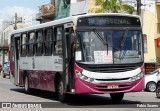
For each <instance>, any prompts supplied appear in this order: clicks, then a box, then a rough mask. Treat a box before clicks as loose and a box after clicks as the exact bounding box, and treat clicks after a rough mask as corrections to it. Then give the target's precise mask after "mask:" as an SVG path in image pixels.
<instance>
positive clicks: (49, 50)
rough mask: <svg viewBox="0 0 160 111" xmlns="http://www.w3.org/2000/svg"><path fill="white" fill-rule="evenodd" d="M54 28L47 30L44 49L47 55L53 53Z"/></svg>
mask: <svg viewBox="0 0 160 111" xmlns="http://www.w3.org/2000/svg"><path fill="white" fill-rule="evenodd" d="M52 33H53V31H52V28H50V29H46V30H45V42H44V50H45V55H51V54H52V35H53V34H52Z"/></svg>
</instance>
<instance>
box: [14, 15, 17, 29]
mask: <svg viewBox="0 0 160 111" xmlns="http://www.w3.org/2000/svg"><path fill="white" fill-rule="evenodd" d="M14 23H15V26H14V29H15V30H17V13H15V22H14Z"/></svg>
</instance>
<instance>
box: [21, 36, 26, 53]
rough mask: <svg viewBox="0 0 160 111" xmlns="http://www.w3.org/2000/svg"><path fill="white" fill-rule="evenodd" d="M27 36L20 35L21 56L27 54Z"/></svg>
mask: <svg viewBox="0 0 160 111" xmlns="http://www.w3.org/2000/svg"><path fill="white" fill-rule="evenodd" d="M26 43H27V34H22V38H21V56H26V54H27V47H26V46H27V45H26Z"/></svg>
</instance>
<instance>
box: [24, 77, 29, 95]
mask: <svg viewBox="0 0 160 111" xmlns="http://www.w3.org/2000/svg"><path fill="white" fill-rule="evenodd" d="M24 91H25V93H27V94H29V93H30V88H29V78H28V76H25V79H24Z"/></svg>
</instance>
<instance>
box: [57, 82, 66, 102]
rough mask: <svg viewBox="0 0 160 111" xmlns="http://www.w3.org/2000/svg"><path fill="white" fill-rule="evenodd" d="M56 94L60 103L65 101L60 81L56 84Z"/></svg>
mask: <svg viewBox="0 0 160 111" xmlns="http://www.w3.org/2000/svg"><path fill="white" fill-rule="evenodd" d="M57 93H58V99H59V101H60V102H64V101H65V99H66V94H65V93H64V88H63V82H62V79H60V80H59V82H58V87H57Z"/></svg>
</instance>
